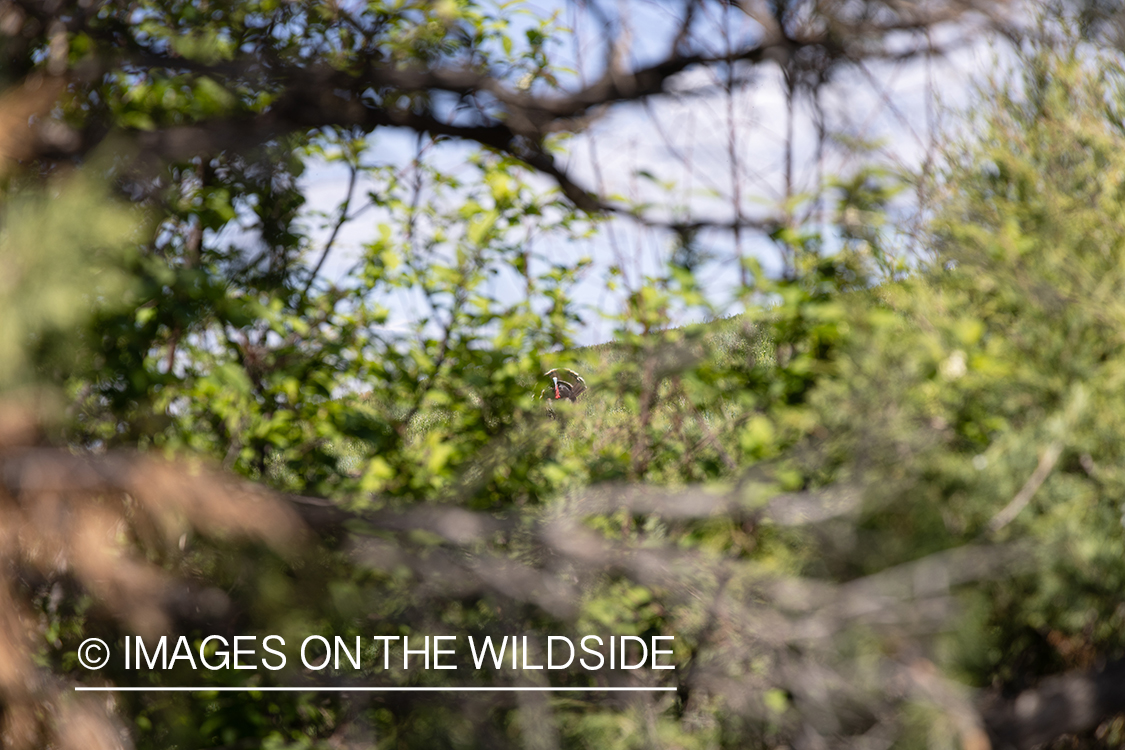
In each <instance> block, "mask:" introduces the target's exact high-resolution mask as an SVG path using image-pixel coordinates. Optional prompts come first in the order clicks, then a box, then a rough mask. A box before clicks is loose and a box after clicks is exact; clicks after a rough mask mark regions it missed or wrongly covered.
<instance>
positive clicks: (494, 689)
mask: <svg viewBox="0 0 1125 750" xmlns="http://www.w3.org/2000/svg"><path fill="white" fill-rule="evenodd" d="M74 690H75V692H79V693H83V692H87V693H254V692H257V693H326V692H333V693H500V692H503V693H520V692H524V693H552V692H553V693H563V692H567V693H602V692H633V693H638V692H646V693H652V692H669V691H673V690H676V688H674V687H289V686H283V687H84V686H76V687H75V688H74Z"/></svg>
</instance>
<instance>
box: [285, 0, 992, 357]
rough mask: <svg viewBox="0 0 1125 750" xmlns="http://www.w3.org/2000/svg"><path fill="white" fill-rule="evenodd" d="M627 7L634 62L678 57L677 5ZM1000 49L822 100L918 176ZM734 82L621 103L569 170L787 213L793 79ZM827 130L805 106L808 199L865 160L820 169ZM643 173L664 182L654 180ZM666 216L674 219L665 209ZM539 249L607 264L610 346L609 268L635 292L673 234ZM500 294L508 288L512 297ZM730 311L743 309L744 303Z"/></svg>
mask: <svg viewBox="0 0 1125 750" xmlns="http://www.w3.org/2000/svg"><path fill="white" fill-rule="evenodd" d="M616 7H618V8H620V9H622V11H621V12H623V13H624V14H625V15H627V16H628V21H629V24H630V26H631V28H632V35H631V37H632V40H631V45H630V47H629V59H630V61H631V63H632V64H644V63H646V62H650V61H652V60H653V59H656V58H657V57H659V56H660V55H662V54H663V53H664V51H665V50H667V48H668V43H669V39H670V35H671V33H672V30H673V29H674V28H675V22H676V20H677V19H675V18H674V17H672V16H670V15H669V14H668V13H667V12H666V10H665V7H666V6H665V5H663V4H660V3H653V2H642V1H640V0H633V1H632V2H625V3H620V4H618V5H617V6H616ZM523 8H524V9H525V10H528V11H531V15H528V16H524V17H523V18H524V19H526V23H527V24H529V25H530V24H531V23H533V21H534V18H535V16H536V15H538V17H548V16H550V15H551V14H552V13H554V12H556V11H558V12H560V13H562V16H561V20H563V21H564V22H565V23H567V24H568V25H570V26H572V27H573V29H574V31H573V33H570V34H564V35H562V36H561V37H560V43H559V44H558V45H557V47H556V54H557V55H558V57H559V60H560V61H561V64H562V65H564V66H566V67H569V68H572V69H575V70H578V71H585V75H586V78H587V79H590V78H592V77H594V76H597V75H599V74H600V73H601V72H602V71H603V70H604V65H603V63H604V55H603V54H602V53H601V51H600V49H599V45H600V42H601V40H600V38H599V37H598V34H599V33H600V30H601V28H602V27H601V26H599V25H598V24H597V23H596V20H597V19H594V18H592V17H590V16H589V15H586V16H583V15H582V13H581V12H580V11H579V10H578V8H577V6H576V5H574V4H569V3H548V2H534V3H527V4H525V5H524V6H523ZM697 25H699V27H700V28H699V32H700V34H701V36H702V38H704V39H705V41H706V43H707V44H710V45H712V46H714V47H715V49H714V50H712V51H713V52H715V53H721V52H722V45H724V44H726V43H727V40H726V36H725V35H729V37H730V38H731V39H733V40H735V41H738V40H745V39H751V38H753V37H754V34H755V33H756V29H757V27H756V25H755V24H754V22H753V21H751V20H749V19H748V18H746V17H745V15H743V14H741V12H740V11H737V10H731V11H729V14H728V16H726V17H713V18H701V19H700V20H699V21H697ZM946 33H947V37H948V38H940V37H939V38H938V41H939V42H941V43H943V44H950V43H955V42H957V38H956V36H955V33H956V32H955V31H950V32H946ZM995 55H996V53H995V52H994V51H993V50H991V49H990V48H989V47H988V46H987V45H986V44H984V43H977V44H974V45H971V46H968V47H965V48H963V49H959V50H957V51H956V52H954V53H952V54H950V55H949V56H947V57H945V58H943V59H935V60H932V61H930V62H926V61H924V60H922V59H918V60H915V61H912V62H909V63H900V64H895V65H872V66H869V67H867V68H865V69H862V70H853V71H849V72H847V73H846V74H844V75H841V76H839V77H838V79H837V80H836V81H835V82H834V83H833V84H832V85H831V86H830V87H829V88H828V89H827V90H826V91H825V92H824V96H823V98H822V104H823V109H824V111H825V113H826V120H827V122H828V124H829V128H830V129H831V130H832V131H834V132H839V133H843V134H846V135H848V136H849V137H851V138H855V139H863V140H866V141H871V142H876V143H879V144H881V145H880V146H879V147H878V148H877V149H876V150H875V151H874V153H871V154H868V155H866V156H865V157H864V158H866V159H873V160H875V161H878V162H882V163H883V164H885V165H889V166H897V167H900V168H905V169H916V168H917V167H918V166H919V165H920V164H921V162H922V160H923V158H924V155H925V153H926V151H927V148H928V146H929V145H930V143H931V138H932V137H933V135H932V133H933V131H934V130H935V129H940V128H942V127H949V123H950V121H949V117H948V113H949V111H955V110H957V109H958V108H963V107H964V106H966V104H967V103H968V102H969V101H970V94H969V91H970V84H971V82H972V80H973V79H974V77H979V76H980V75H981V74H982V73H984V72H986V71H987V70H988V69H989V67H991V66H992V65H994V64H995ZM723 75H724V72H723V71H721V70H720V71H707V70H699V69H693V70H689V71H686V72H685V73H684V74H682V75H681V76H680V77H678V78H677V79H676V81H675V93H673V94H672V95H670V96H662V97H658V98H654V99H652V100H650V101H648V102H645V103H642V104H623V105H617V106H614V107H612V108H610V109H609V110H608V111H607V112H605V113H604V114H603V115H602V116H601V118H600V119H598V120H597V121H596V122H595V123H594V124H593V125H592V126H591V127H589V128H588V129H587V130H585V131H584V132H582V133H580V134H578V135H576V136H575V137H574V138H572V139H570V141H569V142H568V147H567V155H566V163H567V165H568V168H569V169H570V171H571V173H572V174H573V175H574V176H575V177H576V178H577V179H578V181H579V182H580V183H581V184H583V185H586V186H589V187H594V188H598V189H599V192H602V193H604V194H620V195H624V196H628V197H629V198H630V199H631V200H634V201H651V202H653V203H654V204H655V205H657V206H660V205H664V206H667V205H678V206H680V207H681V208H682V209H683V210H684V211H685V212H686V213H687V214H690V216H691V217H692V218H693V219H702V218H710V219H714V220H717V221H724V220H730V219H731V218H732V217H733V214H734V209H733V208H732V198H733V196H734V195H735V189H734V187H733V186H734V184H735V182H736V181H737V183H738V190H737V192H738V195H739V197H740V199H741V200H740V205H741V207H742V212H743V215H744V216H751V217H753V216H765V215H767V214H768V213H770V212H771V211H773V210H775V209H776V207H777V205H778V202H779V201H780V200H782V199H783V198H784V195H785V189H784V163H785V146H784V144H785V140H786V129H787V128H786V125H787V118H786V116H785V96H784V89H783V86H782V82H781V76H780V73H779V71H778V70H777V69H776V67H774V66H772V65H767V66H761V67H759V68H757V69H756V70H755V71H754V72H753V75H752V78H751V80H750V81H749V82H747V83H745V84H744V85H741V86H738V87H737V89H736V90H735V91H734V93H733V94H731V95H729V96H728V94H727V92H726V91H725V90H724V89H723V86H722V84H723V83H724V81H723V80H722V78H723ZM927 101H929V102H930V103H929V105H927ZM942 112H945V113H946V115H945V119H946V122H945V123H944V124H943V122H941V117H939V115H940V113H942ZM732 124H733V132H734V134H735V142H734V146H733V153H734V157H735V158H734V159H733V160H732V159H731V154H732V146H731V133H732ZM816 132H817V131H816V127H815V121H814V118H813V111H812V109H811V108H810V107H808V106H798V107H797V108H796V111H795V118H794V126H793V137H794V143H793V161H794V175H795V187H794V192H796V193H802V192H812V191H814V190H815V186H816V181H817V176H818V174H824V175H829V176H830V175H832V174H841V173H846V172H847V171H848V170H849V169H852V168H854V167H855V166H856V165H857V163H858V161H857V157H856V156H855V155H854V154H849V153H848V152H847V151H846V150H844V149H830V150H829V152H828V153H827V155H826V156H825V158H824V160H823V164H821V165H820V168H819V169H818V165H817V161H816V158H815V156H816V148H815V144H816V140H817V139H816ZM372 138H373V139H374V140H375V144H376V148H375V150H374V153H376V154H378V158H380V159H385V160H386V163H390V164H395V163H401V164H402V165H405V164H406V163H407V162H409V160H410V158H411V157H412V155H413V153H414V149H415V143H416V141H415V138H416V136H415V134H414V133H412V132H410V131H405V130H398V129H383V130H380V131H378V132H376V133H375V134H373V136H372ZM473 150H474V146H473V145H472V144H459V143H450V144H446V145H445V146H443V147H442V149H441V150H440V153H437V154H435V157H436V158H438V159H440V160H441V161H442V162H443V164H445V165H446V166H447V167H450V168H456V167H457V165H458V163H459V162H464V160H465V159H466V158H467V156H468V155H469V154H470V153H471V152H472V151H473ZM396 160H397V161H396ZM732 164H734V165H735V168H734V169H733V170H732ZM640 172H645V173H647V174H650V175H652V176H653V177H654V178H655V180H649V179H648V178H646V177H643V176H640V175H639V173H640ZM346 183H347V173H346V170H345V168H344V167H342V166H340V165H330V164H326V163H323V162H320V163H312V164H310V165H309V169H308V170H307V172H306V174H305V176H304V177H303V184H304V186H305V188H306V191H307V195H308V198H309V208H310V210H315V211H323V212H327V213H332V212H333V211H334V210H335V208H336V206H337V205H338V202H339V200H340V199H341V198H342V197H343V195H344V193H345V191H346ZM656 183H664V185H665V186H664V187H660V186H658V185H657V184H656ZM542 184H543V187H544V189H549V188H550V186H551V184H552V183H551V182H550V181H549V180H547V179H545V178H544V179H543V181H542ZM668 186H671V187H670V188H669V187H668ZM904 210H909V206H908V205H906V206H904ZM655 215H656V216H658V217H662V218H663V217H667V216H669V214H668V213H667V211H661V210H659V209H658V210H656V212H655ZM377 220H378V217H377V216H376V215H375V212H368V213H367V214H365V215H364V216H363V217H362V218H361V219H360V220H357V221H356V222H353V223H351V224H349V225H347V226H346V227H345V228H344V230H343V231H342V233H341V235H340V238H339V240H338V246H337V248H336V249H335V250H334V251H333V255H332V256H330V258H329V261H328V263H327V264H326V266H325V271H324V273H325V275H326V276H327V277H329V278H339V276H340V274H342V273H343V272H344V271H345V269H346V268H347V267H349V266H350V265H351V263H353V262H354V260H355V258H356V257H358V253H359V252H360V248H361V247H362V244H363V243H364V242H365V241H367V240H369V239H370V238H371V237H372V235H373V228H374V226H375V224H376V223H377ZM313 236H314V238H317V239H320V238H323V237H324V236H325V232H324V231H314V233H313ZM321 241H322V240H321ZM705 241H706V243H707V245H708V249H709V250H710V251H711V252H712V253H713V254H714V255H715V257H716V258H717V260H716V262H714V263H712V264H711V265H710V266H709V267H707V268H705V269H703V271H702V276H701V278H702V279H703V280H704V282H705V283H706V285H707V288H708V290H709V292H710V294H711V296H712V297H713V298H714V299H715V300H716V301H717V302H720V303H721V302H722V300H724V299H726V298H729V297H730V296H731V292H732V289H733V287H734V284H735V282H736V281H737V277H738V274H737V272H734V271H732V268H733V267H732V265H731V262H730V261H731V259H732V258H734V257H735V255H736V251H735V245H734V239H733V237H732V236H731V234H730V233H729V232H718V231H716V232H710V233H708V234H707V235H706V236H705ZM538 242H539V246H538V247H537V248H536V249H537V250H538V251H540V252H543V253H550V254H551V255H552V256H554V257H570V258H577V257H579V256H583V255H588V256H590V257H592V258H593V259H594V262H595V266H594V269H593V270H592V272H591V273H589V274H588V275H587V277H586V279H585V280H584V281H583V282H582V283H581V284H579V285H578V287H577V288H576V289H575V291H574V295H575V299H576V300H577V301H579V302H580V303H581V304H583V305H585V306H586V307H587V309H588V312H589V314H588V315H587V316H586V317H587V323H586V325H585V327H584V329H583V330H582V331H580V333H579V339H580V341H582V342H583V343H594V342H598V341H603V340H606V339H608V338H609V337H610V335H611V328H610V326H609V325H608V324H607V323H606V322H605V321H603V320H601V319H600V316H599V315H598V314H597V312H598V311H599V310H602V311H609V312H612V311H614V310H616V309H618V305H619V304H620V294H612V293H608V292H607V291H606V289H605V283H604V280H605V278H606V276H607V275H608V269H609V267H610V266H611V265H616V266H619V267H620V268H621V270H622V271H623V272H624V275H623V280H624V282H625V284H626V285H627V286H635V285H637V284H639V283H641V282H642V280H643V277H644V276H646V275H652V274H655V273H657V272H659V270H660V268H661V267H662V265H663V262H664V259H665V257H666V252H667V251H668V249H669V247H670V238H669V237H668V236H667V233H665V232H661V231H656V230H652V229H648V228H645V227H643V226H641V225H639V224H638V223H637V222H635V221H632V220H630V219H628V218H616V219H613V220H611V221H609V222H607V223H606V224H604V225H603V226H602V228H601V229H600V231H598V233H597V234H596V235H595V236H594V237H593V238H591V239H590V240H589V241H588V242H582V243H574V242H570V241H567V240H566V239H565V238H563V237H544V238H541V239H540V240H539V241H538ZM742 252H743V253H746V254H750V255H753V256H755V257H756V258H758V259H759V260H760V261H761V263H762V264H763V266H764V267H765V268H766V269H767V270H769V271H773V272H777V271H778V270H779V269H780V263H779V256H778V254H777V251H776V249H775V248H774V247H773V245H772V243H771V242H770V241H769V240H768V239H764V238H762V237H760V236H753V235H746V234H744V235H743V238H742ZM498 283H501V284H503V282H502V281H501V282H498ZM497 291H498V293H500V294H503V293H504V290H503V289H498V290H497ZM393 304H396V305H397V306H398V309H396V310H395V313H396V315H397V316H398V319H399V322H400V323H401V322H403V321H405V320H407V319H409V318H410V316H411V315H412V314H414V312H413V311H412V309H411V303H410V301H409V300H405V299H404V300H399V301H397V302H395V303H393ZM725 309H726V312H735V311H737V308H736V307H727V308H725Z"/></svg>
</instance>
